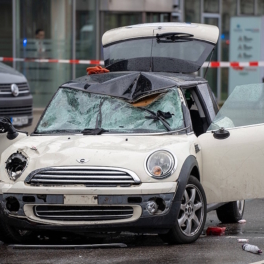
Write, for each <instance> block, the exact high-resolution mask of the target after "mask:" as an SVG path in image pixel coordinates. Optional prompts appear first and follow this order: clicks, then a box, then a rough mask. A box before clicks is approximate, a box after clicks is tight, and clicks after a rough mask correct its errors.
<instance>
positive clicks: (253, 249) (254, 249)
mask: <svg viewBox="0 0 264 264" xmlns="http://www.w3.org/2000/svg"><path fill="white" fill-rule="evenodd" d="M242 249H243V250H245V251H248V252H251V253H254V254H260V253H262V250H260V249H259V248H258V247H257V246H255V245H250V244H244V245H242Z"/></svg>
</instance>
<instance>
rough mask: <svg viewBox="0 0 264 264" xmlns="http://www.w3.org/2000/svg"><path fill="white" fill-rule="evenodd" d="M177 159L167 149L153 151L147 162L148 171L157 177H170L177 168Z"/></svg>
mask: <svg viewBox="0 0 264 264" xmlns="http://www.w3.org/2000/svg"><path fill="white" fill-rule="evenodd" d="M175 163H176V160H175V158H174V157H173V155H172V154H171V153H170V152H168V151H166V150H159V151H156V152H154V153H152V154H151V155H150V156H149V157H148V159H147V162H146V167H147V172H148V173H149V174H150V175H151V176H152V177H153V178H156V179H161V178H166V177H169V176H170V175H171V174H172V173H173V172H174V171H175V169H176V165H177V164H175Z"/></svg>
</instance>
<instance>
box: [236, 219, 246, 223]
mask: <svg viewBox="0 0 264 264" xmlns="http://www.w3.org/2000/svg"><path fill="white" fill-rule="evenodd" d="M246 222H247V220H245V219H241V220H239V221H238V223H239V224H244V223H246Z"/></svg>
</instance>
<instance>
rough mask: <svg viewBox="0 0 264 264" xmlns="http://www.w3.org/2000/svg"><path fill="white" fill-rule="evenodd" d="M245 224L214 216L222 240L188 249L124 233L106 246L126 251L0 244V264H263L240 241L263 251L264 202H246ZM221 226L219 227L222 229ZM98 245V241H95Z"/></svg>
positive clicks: (210, 219) (208, 239) (74, 240)
mask: <svg viewBox="0 0 264 264" xmlns="http://www.w3.org/2000/svg"><path fill="white" fill-rule="evenodd" d="M244 219H246V220H247V222H246V223H245V224H228V225H221V224H220V223H219V221H218V219H217V217H216V213H215V212H210V213H209V214H208V216H207V222H206V226H205V230H206V228H207V227H208V226H217V225H218V226H225V227H226V233H225V235H223V236H204V235H203V236H201V237H200V238H199V239H198V240H197V241H196V242H195V243H193V244H189V245H173V246H171V245H167V244H164V243H163V242H162V241H161V239H160V238H159V237H158V236H157V235H134V234H130V233H122V234H120V235H119V236H117V237H109V238H107V239H106V240H105V241H104V243H125V244H126V245H127V247H126V248H96V249H91V248H81V249H80V248H76V249H32V248H31V249H13V248H12V247H10V246H8V245H4V244H1V242H0V263H5V264H7V263H9V264H11V263H12V264H13V263H21V264H22V263H41V264H42V263H58V264H59V263H63V264H66V263H78V264H81V263H144V264H146V263H255V262H257V263H258V262H259V263H263V264H264V254H262V255H255V254H252V253H249V252H245V251H243V250H242V244H241V243H238V242H237V239H238V238H247V239H249V243H250V244H254V245H257V246H258V247H259V248H260V249H264V221H263V220H264V199H259V200H251V201H247V202H246V209H245V214H244ZM219 224H220V225H219ZM96 242H98V241H96ZM39 243H40V244H42V245H43V244H46V245H49V246H51V245H52V244H57V245H58V244H75V245H76V244H79V245H82V244H88V243H91V241H87V240H81V238H78V236H76V237H71V238H65V237H62V238H58V237H56V238H53V239H52V240H50V239H48V238H47V237H41V240H40V241H39Z"/></svg>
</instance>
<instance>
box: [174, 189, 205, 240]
mask: <svg viewBox="0 0 264 264" xmlns="http://www.w3.org/2000/svg"><path fill="white" fill-rule="evenodd" d="M203 207H204V201H203V197H202V194H201V192H200V190H199V189H198V188H197V186H195V185H193V184H188V185H187V186H186V189H185V191H184V194H183V198H182V203H181V208H180V213H179V217H178V224H179V227H180V229H181V231H182V233H183V234H184V235H186V236H194V235H195V234H196V233H197V232H198V231H199V230H200V227H201V225H202V223H203V219H204V213H203Z"/></svg>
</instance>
